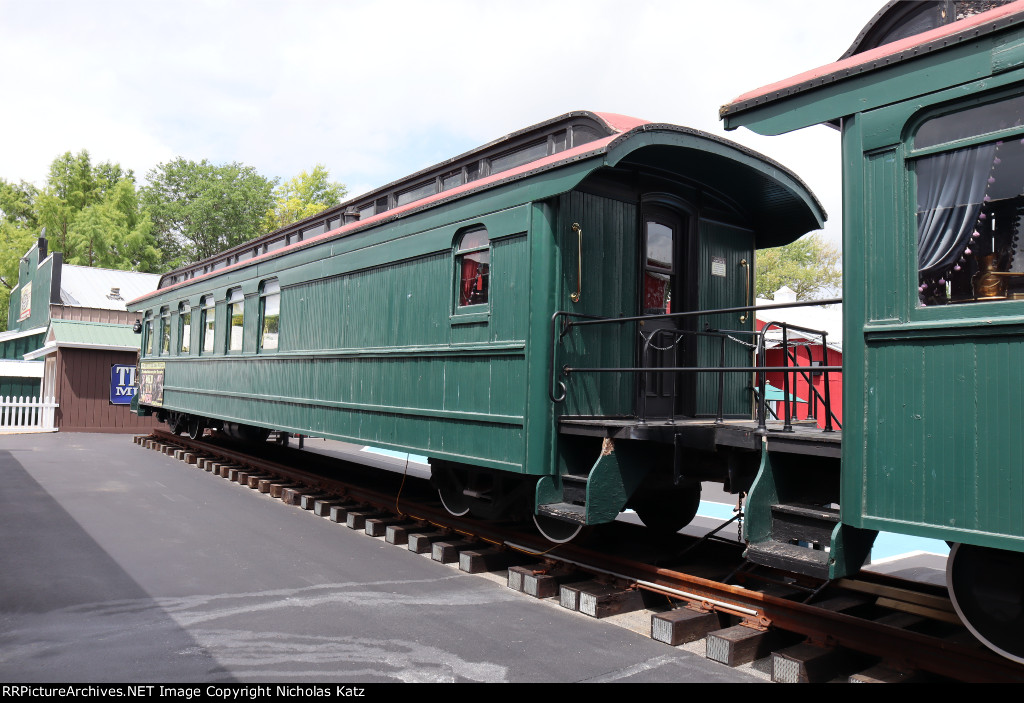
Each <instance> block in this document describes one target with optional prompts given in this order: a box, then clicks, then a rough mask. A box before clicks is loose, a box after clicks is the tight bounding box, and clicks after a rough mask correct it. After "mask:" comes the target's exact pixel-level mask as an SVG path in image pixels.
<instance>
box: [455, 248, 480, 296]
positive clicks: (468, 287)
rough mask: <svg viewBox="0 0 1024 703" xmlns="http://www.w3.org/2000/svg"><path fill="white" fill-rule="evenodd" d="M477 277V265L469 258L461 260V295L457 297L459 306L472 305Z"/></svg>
mask: <svg viewBox="0 0 1024 703" xmlns="http://www.w3.org/2000/svg"><path fill="white" fill-rule="evenodd" d="M478 275H479V264H478V263H477V262H475V261H473V260H472V259H471V258H469V257H468V256H467V257H463V259H462V276H461V277H462V295H461V296H460V297H459V305H472V304H473V299H474V298H475V297H476V296H475V289H476V288H477V277H478Z"/></svg>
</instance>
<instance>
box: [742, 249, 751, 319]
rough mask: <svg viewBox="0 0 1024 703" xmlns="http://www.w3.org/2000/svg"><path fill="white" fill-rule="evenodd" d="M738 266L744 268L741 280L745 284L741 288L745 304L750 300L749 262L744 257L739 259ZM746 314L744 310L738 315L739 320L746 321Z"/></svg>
mask: <svg viewBox="0 0 1024 703" xmlns="http://www.w3.org/2000/svg"><path fill="white" fill-rule="evenodd" d="M740 266H742V267H743V268H744V269H745V270H744V272H743V281H744V283H745V284H746V285H745V288H744V290H743V304H744V305H747V304H748V301H749V300H750V264H748V263H747V260H746V259H741V260H740ZM747 315H748V313H746V312H745V313H743V314H742V315H740V322H746V321H747Z"/></svg>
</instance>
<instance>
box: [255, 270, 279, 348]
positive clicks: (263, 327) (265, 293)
mask: <svg viewBox="0 0 1024 703" xmlns="http://www.w3.org/2000/svg"><path fill="white" fill-rule="evenodd" d="M280 324H281V286H280V285H279V284H278V282H277V281H264V282H263V290H262V292H261V293H260V349H267V350H272V349H277V339H278V332H279V328H280Z"/></svg>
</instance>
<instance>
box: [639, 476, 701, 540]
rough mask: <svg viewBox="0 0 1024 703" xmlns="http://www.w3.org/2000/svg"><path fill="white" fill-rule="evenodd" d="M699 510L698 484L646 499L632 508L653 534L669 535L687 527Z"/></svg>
mask: <svg viewBox="0 0 1024 703" xmlns="http://www.w3.org/2000/svg"><path fill="white" fill-rule="evenodd" d="M698 508H700V484H699V483H698V484H695V485H694V486H690V487H686V488H680V489H677V490H674V491H669V492H667V493H662V494H660V495H658V496H652V497H648V498H646V499H643V500H641V501H639V502H637V503H636V504H635V505H634V506H633V510H634V511H635V512H636V515H637V517H639V518H640V520H641V521H642V522H643V523H644V525H645V526H646V527H647V528H648V529H650V530H654V531H655V532H658V533H661V534H666V535H671V534H675V533H676V532H679V530H681V529H683V528H684V527H686V526H687V525H689V524H690V523H691V522H692V521H693V518H694V517H696V515H697V510H698Z"/></svg>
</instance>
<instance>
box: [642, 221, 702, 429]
mask: <svg viewBox="0 0 1024 703" xmlns="http://www.w3.org/2000/svg"><path fill="white" fill-rule="evenodd" d="M689 219H690V218H689V215H688V214H687V213H686V212H684V211H682V210H678V209H675V208H671V207H668V206H665V205H660V204H658V205H655V204H646V205H645V206H644V207H643V209H642V211H641V225H642V226H641V247H642V252H641V257H640V267H641V271H640V276H639V278H640V282H641V283H640V285H641V291H640V308H641V309H640V313H641V314H644V315H659V314H663V313H672V312H682V311H683V310H685V309H687V302H688V297H689V296H688V295H687V276H686V268H687V267H686V259H687V255H686V254H687V249H688V243H689ZM687 327H692V324H688V323H684V322H681V321H680V320H679V319H678V318H676V319H671V318H669V319H665V318H661V319H655V320H646V321H644V322H643V324H642V325H641V326H640V327H639V329H640V338H639V340H638V344H639V349H638V354H637V356H638V358H639V359H640V362H641V365H642V366H645V367H648V368H650V367H672V366H683V365H685V363H686V360H687V358H688V357H689V356H690V355H689V354H688V351H689V349H690V348H691V347H693V346H694V344H693V341H692V340H690V339H687V335H683V334H681V331H682V330H684V329H686V328H687ZM643 376H644V377H645V378H644V379H643V380H642V382H641V383H640V388H639V397H638V402H639V407H638V408H637V411H638V413H640V412H646V416H647V417H651V418H657V417H667V416H669V415H674V414H678V413H686V412H687V410H688V408H687V404H686V403H685V402H683V401H682V399H683V398H684V397H686V396H687V394H686V388H687V387H689V386H690V385H692V381H689V380H687V378H686V377H681V376H680V375H679V374H675V373H647V374H643ZM687 376H689V375H687ZM645 405H646V407H645Z"/></svg>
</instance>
